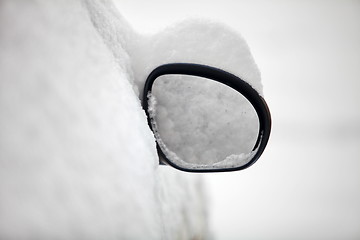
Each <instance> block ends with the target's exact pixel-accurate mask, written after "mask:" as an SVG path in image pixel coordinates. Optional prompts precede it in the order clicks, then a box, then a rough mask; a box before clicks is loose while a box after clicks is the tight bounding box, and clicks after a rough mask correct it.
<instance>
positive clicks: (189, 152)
mask: <svg viewBox="0 0 360 240" xmlns="http://www.w3.org/2000/svg"><path fill="white" fill-rule="evenodd" d="M149 97H150V98H149V99H150V101H149V102H150V104H149V112H150V115H151V118H152V119H153V121H152V125H153V129H154V130H155V131H154V132H155V136H156V139H157V141H158V143H159V145H160V147H161V149H162V150H163V152H164V153H165V155H167V156H168V159H170V160H173V161H174V162H175V163H177V165H178V166H182V167H186V168H192V169H194V168H202V169H211V168H230V167H239V166H242V165H244V164H246V163H248V162H249V161H250V159H251V156H253V155H254V152H253V151H252V150H253V147H254V145H255V143H256V139H257V136H258V131H259V126H258V119H257V115H256V112H255V110H254V109H253V107H252V105H251V104H250V103H249V102H248V100H247V99H245V98H244V97H243V96H242V95H240V94H239V93H238V92H236V91H235V90H233V89H232V88H229V87H227V86H225V85H224V84H221V83H218V82H215V81H209V80H205V79H203V78H199V77H193V76H184V75H182V76H179V75H165V76H162V77H160V78H159V79H157V80H156V81H155V83H154V87H153V91H152V95H151V96H149ZM230 156H231V157H230ZM235 156H237V157H236V158H235ZM225 159H227V160H226V161H225ZM230 159H232V160H233V161H230ZM235 160H237V161H235Z"/></svg>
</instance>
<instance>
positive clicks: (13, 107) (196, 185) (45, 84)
mask: <svg viewBox="0 0 360 240" xmlns="http://www.w3.org/2000/svg"><path fill="white" fill-rule="evenodd" d="M0 53H1V54H0V133H1V135H0V166H1V167H0V196H1V197H0V238H1V239H25V238H33V239H144V236H146V239H202V238H204V236H206V234H207V223H206V215H207V213H206V201H205V195H204V193H203V187H202V181H201V178H200V177H199V176H197V175H187V174H183V173H180V172H176V171H174V170H173V169H172V168H162V167H158V156H157V153H156V147H155V141H154V137H153V135H152V133H151V131H150V130H149V127H148V126H147V121H146V116H145V113H144V111H143V110H142V107H141V105H140V101H139V96H140V95H141V92H142V88H143V84H144V81H145V79H146V77H147V75H148V74H149V73H150V72H151V70H152V69H153V68H155V67H157V66H158V65H160V64H164V63H170V62H196V63H202V64H208V65H212V66H215V67H219V68H222V69H224V70H227V71H229V72H232V73H234V74H236V75H238V76H240V77H242V78H244V79H245V80H247V81H248V82H249V83H250V84H251V85H252V86H253V87H254V88H256V89H257V90H258V91H259V92H261V83H260V74H259V71H258V70H257V68H256V65H255V63H254V61H253V59H252V57H251V55H250V52H249V50H248V48H247V45H246V43H245V42H244V41H243V39H242V38H241V37H240V36H239V35H238V34H237V33H234V32H233V31H232V30H230V29H228V28H227V27H225V26H223V25H222V24H219V23H214V22H211V21H205V20H188V21H185V22H183V23H179V24H176V25H173V26H170V27H169V28H168V29H166V30H164V31H162V32H160V33H157V34H154V35H152V36H143V35H141V34H139V33H136V32H134V31H133V30H132V28H131V26H130V25H129V24H128V23H127V22H126V21H125V20H124V19H123V18H122V16H121V15H120V14H119V12H118V9H117V8H115V7H114V6H113V4H112V2H111V1H106V0H104V1H95V0H83V1H80V0H76V1H75V0H74V1H64V2H60V1H57V2H54V1H12V0H7V1H2V3H1V7H0ZM174 96H175V95H174ZM178 97H180V96H178ZM189 199H190V200H189ZM139 229H141V231H139Z"/></svg>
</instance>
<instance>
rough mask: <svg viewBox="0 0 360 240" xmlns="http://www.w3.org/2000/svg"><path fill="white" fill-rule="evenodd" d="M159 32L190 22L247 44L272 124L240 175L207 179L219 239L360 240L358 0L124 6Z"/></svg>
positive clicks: (137, 21)
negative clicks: (210, 25)
mask: <svg viewBox="0 0 360 240" xmlns="http://www.w3.org/2000/svg"><path fill="white" fill-rule="evenodd" d="M117 5H118V7H119V9H120V12H121V13H122V14H123V16H125V18H126V19H127V20H128V21H129V22H130V23H131V24H132V25H133V26H134V27H135V28H136V29H138V30H139V31H141V32H154V31H157V30H159V29H161V28H163V27H165V26H167V25H168V24H170V23H172V22H176V21H178V20H180V19H185V18H187V17H194V16H198V17H206V18H211V19H216V20H218V21H220V22H223V23H226V24H228V25H229V26H231V27H232V28H234V29H235V30H237V31H239V33H240V34H242V35H243V37H244V38H245V39H246V40H247V42H248V44H249V46H250V48H251V51H252V53H253V56H254V58H255V61H256V62H257V64H258V66H259V68H260V70H261V72H262V81H263V85H264V94H265V99H266V100H267V102H268V104H269V107H270V110H271V113H272V117H273V132H272V136H271V139H270V143H269V145H268V148H267V149H266V150H265V153H264V154H263V156H262V158H261V159H260V160H259V162H258V163H256V164H255V165H254V166H253V167H251V168H250V169H248V170H245V171H242V172H234V173H221V174H211V175H206V176H205V179H206V180H207V181H208V190H209V195H210V198H211V199H210V201H211V203H210V204H211V205H210V206H211V207H210V211H211V224H212V225H211V228H212V232H213V234H214V236H215V237H216V238H217V239H247V240H250V239H277V240H279V239H306V240H309V239H317V240H319V239H359V238H360V107H359V105H360V1H358V0H353V1H350V0H338V1H314V0H312V1H310V0H306V1H285V0H284V1H280V0H276V1H274V0H269V1H266V0H247V1H241V0H240V1H239V0H233V1H231V0H210V1H209V0H208V1H205V0H201V1H198V0H181V1H179V0H178V1H173V0H168V1H164V0H154V1H142V0H118V2H117Z"/></svg>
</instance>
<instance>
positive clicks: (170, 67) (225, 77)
mask: <svg viewBox="0 0 360 240" xmlns="http://www.w3.org/2000/svg"><path fill="white" fill-rule="evenodd" d="M169 74H181V75H192V76H198V77H203V78H206V79H211V80H214V81H217V82H220V83H222V84H225V85H227V86H229V87H231V88H233V89H235V90H236V91H237V92H239V93H240V94H242V95H243V96H244V97H245V98H246V99H247V100H248V101H249V102H250V103H251V104H252V106H253V107H254V109H255V111H256V113H257V115H258V118H259V134H258V138H257V140H256V143H255V146H254V148H253V151H254V150H255V149H257V152H256V153H255V154H254V156H253V157H252V159H251V160H250V161H249V162H248V163H247V164H245V165H243V166H240V167H234V168H220V169H188V168H183V167H180V166H178V165H176V164H174V163H173V162H172V161H171V160H169V159H168V158H167V157H166V155H165V154H164V153H163V151H162V150H161V148H160V146H159V144H158V143H156V146H157V151H158V154H159V158H160V159H159V161H160V164H167V165H170V166H172V167H174V168H176V169H179V170H181V171H186V172H229V171H238V170H243V169H246V168H248V167H250V166H251V165H253V164H254V163H255V162H256V161H257V160H258V159H259V157H260V156H261V154H262V153H263V152H264V150H265V147H266V145H267V143H268V140H269V137H270V132H271V115H270V111H269V108H268V106H267V104H266V102H265V100H264V99H263V98H262V97H261V96H260V95H259V93H258V92H257V91H256V90H255V89H254V88H253V87H252V86H251V85H250V84H248V83H247V82H245V81H244V80H242V79H240V78H239V77H237V76H235V75H233V74H231V73H229V72H226V71H224V70H221V69H218V68H214V67H210V66H206V65H200V64H194V63H170V64H165V65H161V66H159V67H157V68H155V69H154V70H153V71H152V72H151V73H150V74H149V76H148V77H147V79H146V82H145V85H144V90H143V98H142V106H143V109H144V110H145V112H146V115H147V121H148V124H149V126H150V129H151V131H153V126H152V123H151V118H150V114H149V112H148V107H149V106H148V94H149V93H151V91H152V86H153V83H154V82H155V80H156V79H157V78H158V77H160V76H162V75H169Z"/></svg>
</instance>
